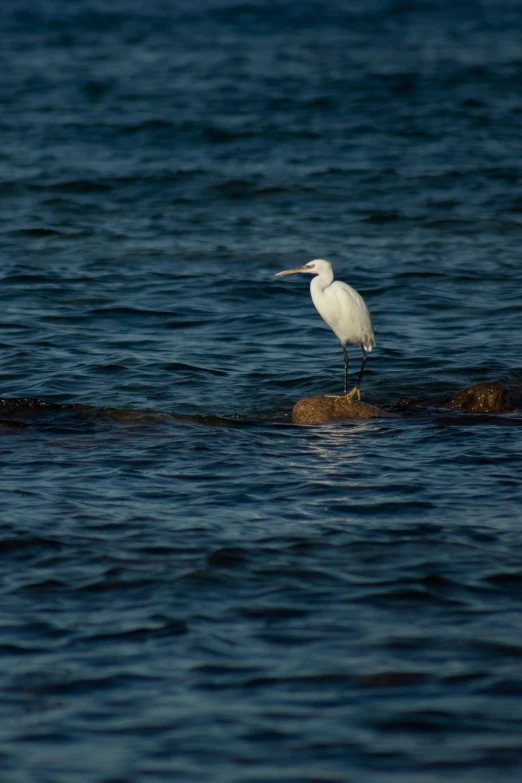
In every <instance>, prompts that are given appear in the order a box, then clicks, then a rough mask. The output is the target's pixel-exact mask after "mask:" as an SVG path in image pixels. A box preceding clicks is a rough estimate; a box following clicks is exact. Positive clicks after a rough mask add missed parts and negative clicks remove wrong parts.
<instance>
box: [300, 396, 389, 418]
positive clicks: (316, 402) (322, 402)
mask: <svg viewBox="0 0 522 783" xmlns="http://www.w3.org/2000/svg"><path fill="white" fill-rule="evenodd" d="M381 416H382V417H388V418H389V417H391V416H393V414H392V413H387V412H386V411H383V410H382V409H381V408H376V407H375V406H374V405H368V403H366V402H360V401H358V400H349V399H348V398H347V397H320V396H317V397H305V398H304V399H303V400H299V401H298V402H296V404H295V405H294V408H293V410H292V422H293V423H294V424H325V423H326V422H329V421H342V420H343V419H374V418H377V417H381Z"/></svg>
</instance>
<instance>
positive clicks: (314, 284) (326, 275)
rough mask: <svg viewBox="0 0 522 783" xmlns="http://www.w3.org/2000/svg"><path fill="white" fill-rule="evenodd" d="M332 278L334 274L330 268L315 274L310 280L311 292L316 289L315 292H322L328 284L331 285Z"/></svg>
mask: <svg viewBox="0 0 522 783" xmlns="http://www.w3.org/2000/svg"><path fill="white" fill-rule="evenodd" d="M333 279H334V276H333V272H332V271H331V270H330V271H329V272H323V273H322V274H320V275H315V277H313V278H312V279H311V281H310V292H311V293H313V292H314V291H316V292H317V293H319V292H321V293H322V292H323V291H324V290H325V289H326V288H328V286H330V285H332V283H333Z"/></svg>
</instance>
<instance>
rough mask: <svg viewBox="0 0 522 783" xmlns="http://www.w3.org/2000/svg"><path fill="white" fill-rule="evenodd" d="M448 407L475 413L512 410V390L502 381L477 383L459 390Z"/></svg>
mask: <svg viewBox="0 0 522 783" xmlns="http://www.w3.org/2000/svg"><path fill="white" fill-rule="evenodd" d="M447 407H448V408H453V409H454V410H459V411H473V412H474V413H506V412H507V411H510V410H512V405H511V392H510V391H509V389H508V388H507V386H504V384H503V383H501V382H500V381H486V382H485V383H476V384H474V386H467V387H466V388H465V389H462V391H459V392H457V394H456V395H455V396H454V397H453V399H452V400H450V402H449V403H448V405H447Z"/></svg>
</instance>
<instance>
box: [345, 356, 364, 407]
mask: <svg viewBox="0 0 522 783" xmlns="http://www.w3.org/2000/svg"><path fill="white" fill-rule="evenodd" d="M361 347H362V346H361ZM362 354H363V355H362V362H361V369H360V370H359V375H358V376H357V382H356V384H355V386H354V387H353V389H352V390H351V392H350V394H347V395H346V396H347V397H349V398H350V399H352V398H353V397H355V395H357V399H358V400H360V399H361V378H362V374H363V371H364V365H365V364H366V359H367V358H368V354H367V353H366V351H365V350H364V348H363V349H362Z"/></svg>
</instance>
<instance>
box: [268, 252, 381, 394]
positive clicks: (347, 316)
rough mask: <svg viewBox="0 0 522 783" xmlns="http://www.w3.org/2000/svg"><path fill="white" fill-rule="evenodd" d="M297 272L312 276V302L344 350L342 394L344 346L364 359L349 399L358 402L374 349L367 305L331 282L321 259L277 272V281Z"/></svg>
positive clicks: (351, 290)
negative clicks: (354, 348)
mask: <svg viewBox="0 0 522 783" xmlns="http://www.w3.org/2000/svg"><path fill="white" fill-rule="evenodd" d="M296 272H302V273H304V274H309V275H314V277H313V279H312V281H311V283H310V294H311V296H312V302H313V303H314V305H315V308H316V310H317V312H318V313H319V315H320V316H321V318H322V319H323V320H324V321H326V323H327V324H328V326H329V327H330V329H331V330H332V331H333V333H334V334H335V335H336V337H337V338H338V340H339V341H340V343H341V345H342V347H343V354H344V393H345V394H347V393H348V354H347V352H346V343H347V342H349V343H353V345H359V346H360V347H361V349H362V353H363V358H362V364H361V369H360V372H359V376H358V378H357V382H356V384H355V386H354V388H353V389H352V391H351V392H350V394H349V395H348V396H349V397H350V398H352V397H353V396H354V395H355V394H357V396H358V398H359V399H360V397H361V394H360V385H361V378H362V374H363V370H364V365H365V362H366V354H367V352H369V351H371V350H372V348H373V347H374V345H375V338H374V336H373V326H372V319H371V317H370V313H369V312H368V308H367V307H366V303H365V301H364V299H363V298H362V296H361V295H360V294H358V293H357V291H356V290H355V289H354V288H352V287H351V286H349V285H348V284H347V283H343V282H342V281H341V280H334V274H333V269H332V265H331V264H330V262H329V261H325V260H324V259H323V258H316V259H315V260H314V261H310V262H309V263H308V264H305V265H304V266H300V267H296V268H295V269H286V270H285V271H284V272H278V273H277V275H276V277H282V276H283V275H292V274H294V273H296Z"/></svg>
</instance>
